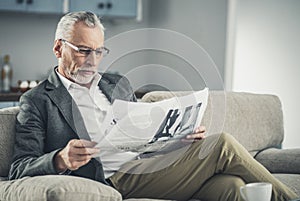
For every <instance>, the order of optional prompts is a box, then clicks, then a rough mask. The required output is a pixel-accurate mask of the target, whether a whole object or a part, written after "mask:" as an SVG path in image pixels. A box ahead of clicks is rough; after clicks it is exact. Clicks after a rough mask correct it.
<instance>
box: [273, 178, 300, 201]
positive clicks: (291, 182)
mask: <svg viewBox="0 0 300 201" xmlns="http://www.w3.org/2000/svg"><path fill="white" fill-rule="evenodd" d="M273 175H274V176H275V177H276V178H277V179H278V180H280V181H281V182H282V183H284V184H285V185H287V186H288V187H289V188H290V189H291V190H293V191H294V192H295V193H296V194H297V195H298V196H299V198H300V185H299V184H300V174H273Z"/></svg>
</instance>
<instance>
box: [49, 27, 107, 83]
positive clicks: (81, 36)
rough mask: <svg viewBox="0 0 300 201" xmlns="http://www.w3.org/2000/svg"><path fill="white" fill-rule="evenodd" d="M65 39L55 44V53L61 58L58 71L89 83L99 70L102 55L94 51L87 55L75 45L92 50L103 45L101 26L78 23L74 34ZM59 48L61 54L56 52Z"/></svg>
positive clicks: (74, 79)
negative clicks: (93, 26)
mask: <svg viewBox="0 0 300 201" xmlns="http://www.w3.org/2000/svg"><path fill="white" fill-rule="evenodd" d="M64 39H65V38H64ZM65 40H66V42H64V41H61V40H60V41H56V42H55V45H54V52H55V55H56V56H57V57H58V58H60V60H59V65H58V71H59V72H60V73H61V74H62V75H64V76H65V77H66V78H68V79H69V80H71V81H74V82H76V83H78V84H81V85H86V84H89V83H90V82H91V81H92V79H93V78H94V76H95V75H96V74H97V72H98V70H97V69H98V65H99V63H100V60H101V58H102V57H101V56H97V55H96V53H95V52H94V51H92V52H91V53H90V54H87V55H85V54H83V53H80V52H78V51H76V50H75V49H74V46H76V47H78V48H82V49H92V50H95V49H97V48H101V47H103V42H104V36H103V34H102V32H101V30H100V28H99V27H95V28H90V27H88V26H86V25H85V24H84V23H82V22H79V23H76V24H75V26H74V31H73V34H72V35H71V37H70V38H68V39H65ZM72 45H73V48H72ZM57 46H59V47H57ZM57 49H59V51H60V54H59V56H58V55H57V53H56V51H57Z"/></svg>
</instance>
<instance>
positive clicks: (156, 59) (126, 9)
mask: <svg viewBox="0 0 300 201" xmlns="http://www.w3.org/2000/svg"><path fill="white" fill-rule="evenodd" d="M75 10H90V11H93V12H96V13H97V14H98V15H99V16H100V17H101V19H102V21H103V24H104V26H105V28H106V31H105V38H106V40H107V44H110V45H111V46H110V47H109V46H108V48H110V49H111V52H112V53H113V52H114V51H115V52H117V51H118V50H122V49H126V48H128V44H129V46H130V44H132V45H136V44H138V43H140V41H139V38H137V39H136V40H133V41H132V40H130V41H127V42H128V43H126V42H124V43H122V42H120V43H117V42H118V40H117V38H118V37H119V38H120V35H121V36H122V34H124V33H125V34H126V33H130V31H131V32H132V31H133V30H143V29H149V28H153V29H156V30H161V32H162V33H165V32H168V33H169V35H170V41H171V42H170V44H169V43H167V44H164V45H165V46H167V47H169V46H172V47H173V45H174V44H175V47H177V48H178V49H181V50H182V51H183V52H184V53H183V54H184V56H181V55H176V54H175V53H174V52H172V51H162V50H159V51H157V50H154V49H151V48H150V49H147V48H145V49H142V50H139V51H131V52H128V53H127V54H126V55H123V56H121V57H118V59H117V60H115V61H113V62H110V63H109V62H105V61H103V63H102V64H103V65H104V66H106V68H109V70H110V71H111V72H114V73H120V74H125V75H126V76H127V77H128V79H129V80H130V81H131V83H132V85H133V88H134V89H135V90H136V91H139V92H141V93H143V92H147V91H151V90H160V89H167V90H199V89H202V88H203V87H205V86H207V87H209V88H210V90H227V91H244V92H253V93H268V94H275V95H277V96H279V98H280V99H281V101H282V104H283V105H282V107H283V111H284V123H285V125H284V126H285V133H286V135H285V136H286V138H285V140H284V144H283V146H284V147H285V148H292V147H299V146H300V144H299V142H300V134H298V133H299V131H300V124H299V123H298V122H297V120H298V112H300V104H299V102H300V92H299V90H297V86H300V79H299V77H300V37H299V36H300V12H299V10H300V1H299V0H263V1H262V0H186V1H182V0H97V1H95V0H91V1H83V0H1V1H0V27H1V28H0V63H1V67H2V66H3V63H4V56H5V55H9V56H10V65H11V67H12V69H13V76H12V81H11V85H12V86H15V87H18V81H19V80H20V81H27V80H29V81H33V80H34V81H36V80H39V81H40V80H43V79H45V78H47V76H48V74H49V72H50V71H51V70H52V69H53V67H54V66H56V64H57V61H56V58H55V56H54V54H53V53H52V46H53V41H54V33H55V29H56V25H57V22H58V21H59V19H60V17H61V16H62V15H63V14H64V13H65V12H67V11H75ZM148 34H149V38H151V37H152V35H151V32H148ZM172 37H174V38H177V37H179V38H180V41H178V40H171V39H172ZM153 38H154V39H153ZM153 38H152V39H151V40H149V41H148V45H149V46H155V45H158V46H159V45H160V44H162V43H164V42H165V41H164V40H162V39H161V38H159V37H153ZM190 44H191V45H190ZM193 44H194V46H195V47H197V48H198V50H199V51H200V52H198V51H193V47H194V46H193ZM176 45H177V46H176ZM167 47H166V49H167ZM188 47H191V48H188ZM175 52H176V51H175ZM197 54H198V55H201V57H200V61H198V62H194V63H193V62H191V60H192V58H190V59H189V56H195V57H197ZM105 59H106V58H105ZM107 59H108V60H107V61H109V56H108V58H107ZM107 66H109V67H107ZM208 67H209V70H208ZM2 94H3V93H2ZM11 104H17V103H16V101H13V100H9V101H6V102H1V103H0V107H5V106H10V105H11ZM252 129H255V128H252Z"/></svg>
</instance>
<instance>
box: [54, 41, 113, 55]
mask: <svg viewBox="0 0 300 201" xmlns="http://www.w3.org/2000/svg"><path fill="white" fill-rule="evenodd" d="M59 40H60V41H62V42H64V43H65V44H67V45H68V46H69V47H71V48H72V49H73V50H75V51H76V52H77V53H80V54H82V56H89V55H90V54H91V53H92V52H95V54H96V56H97V57H104V56H106V55H108V54H109V51H110V50H109V49H108V48H106V47H100V48H97V49H95V50H94V49H92V48H89V47H85V48H80V47H78V46H76V45H74V44H72V43H70V42H69V41H67V40H65V39H59ZM103 50H104V51H103ZM103 52H105V53H104V54H103Z"/></svg>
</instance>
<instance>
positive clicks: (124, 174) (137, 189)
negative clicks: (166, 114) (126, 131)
mask: <svg viewBox="0 0 300 201" xmlns="http://www.w3.org/2000/svg"><path fill="white" fill-rule="evenodd" d="M207 142H208V143H207ZM207 147H211V149H205V148H207ZM207 150H208V151H207ZM182 152H183V153H182ZM178 154H180V157H179V158H178V159H177V160H176V161H175V162H172V163H171V164H170V165H168V166H166V167H164V168H161V169H159V168H158V167H159V166H161V164H164V163H163V162H164V161H168V160H170V158H174V157H177V156H178ZM136 170H138V171H136ZM143 172H145V173H144V174H142V173H143ZM216 174H227V175H235V176H238V177H240V178H242V179H243V180H244V181H245V182H246V183H249V182H258V181H264V182H270V183H272V184H273V195H272V200H276V201H277V200H278V201H279V200H280V201H281V200H288V199H291V198H296V194H295V193H293V192H292V191H290V190H289V189H288V188H287V187H286V186H285V185H283V184H282V183H281V182H279V181H278V180H277V179H275V178H274V177H273V176H272V175H271V174H270V173H269V172H268V171H267V170H266V169H265V168H264V167H263V166H262V165H261V164H259V163H258V162H257V161H256V160H255V159H253V157H252V156H251V155H250V154H249V153H248V152H247V151H246V150H245V149H244V148H243V147H242V146H241V145H240V144H239V143H238V142H237V141H236V140H235V139H234V138H233V137H232V136H230V135H228V134H221V135H212V136H209V137H207V138H206V139H204V140H201V141H199V142H197V143H193V144H192V145H191V146H190V147H189V148H188V149H186V150H184V148H182V149H179V150H176V151H173V152H171V153H168V154H165V155H162V156H156V157H152V158H148V159H141V160H136V161H131V162H129V163H127V164H125V165H124V167H123V168H121V170H120V171H119V172H117V173H116V174H114V175H113V176H112V177H111V178H110V179H111V181H112V183H113V185H114V186H115V187H116V189H117V190H119V191H120V192H121V193H122V195H123V196H124V197H126V198H128V197H148V198H164V199H176V200H188V199H190V198H191V197H192V195H194V194H195V193H196V192H198V191H199V189H201V188H202V187H203V186H204V184H205V182H206V181H208V179H210V178H211V177H212V176H214V175H216ZM224 188H226V186H224Z"/></svg>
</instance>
